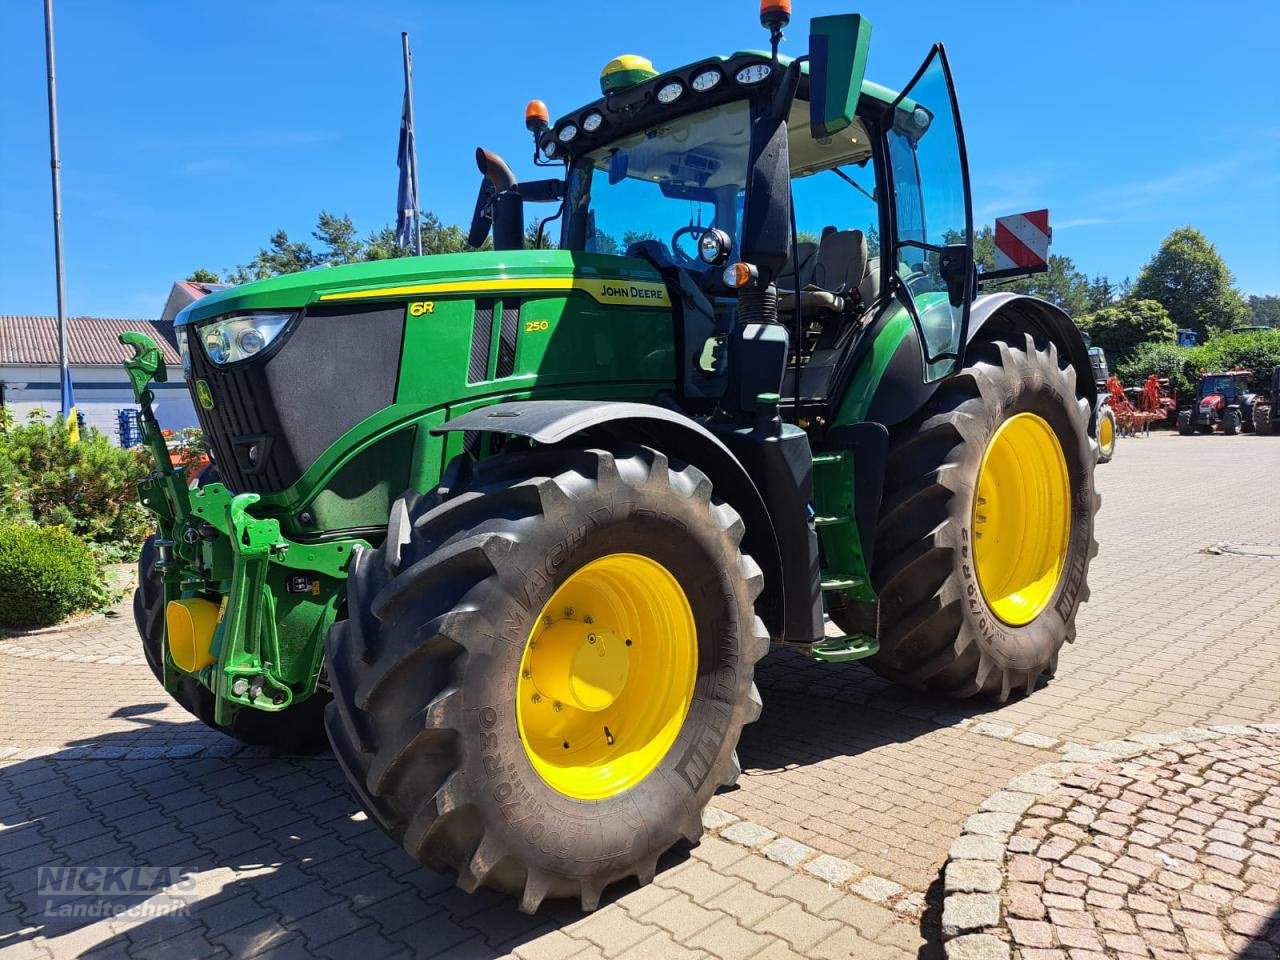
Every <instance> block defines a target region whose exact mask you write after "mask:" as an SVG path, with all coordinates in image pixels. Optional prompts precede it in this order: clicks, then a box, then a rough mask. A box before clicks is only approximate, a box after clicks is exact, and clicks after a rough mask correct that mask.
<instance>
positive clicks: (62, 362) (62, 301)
mask: <svg viewBox="0 0 1280 960" xmlns="http://www.w3.org/2000/svg"><path fill="white" fill-rule="evenodd" d="M44 55H45V62H46V63H47V64H48V67H49V166H50V167H51V168H52V174H53V262H54V274H55V276H56V277H57V282H58V364H59V366H60V368H61V379H62V382H63V383H66V381H67V378H68V375H69V371H68V369H67V309H66V289H65V286H64V284H63V279H62V161H61V160H59V158H58V87H57V82H56V81H55V80H54V76H53V0H44ZM64 391H65V388H64ZM69 413H70V411H68V410H63V411H62V415H63V416H64V417H65V416H68V415H69Z"/></svg>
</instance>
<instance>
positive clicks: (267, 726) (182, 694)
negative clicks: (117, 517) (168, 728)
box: [133, 536, 329, 756]
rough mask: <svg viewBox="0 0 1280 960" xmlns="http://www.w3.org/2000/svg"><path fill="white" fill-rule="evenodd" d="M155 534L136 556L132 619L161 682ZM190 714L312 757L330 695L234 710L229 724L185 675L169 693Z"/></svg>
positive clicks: (323, 742) (160, 589) (244, 737)
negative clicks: (275, 707) (284, 706)
mask: <svg viewBox="0 0 1280 960" xmlns="http://www.w3.org/2000/svg"><path fill="white" fill-rule="evenodd" d="M158 559H159V551H158V550H157V549H156V538H155V537H154V536H151V537H148V538H147V540H146V542H145V543H143V545H142V552H141V554H140V555H139V557H138V587H137V589H135V590H134V591H133V621H134V624H135V625H136V626H137V628H138V635H139V637H141V639H142V654H143V656H144V657H146V659H147V666H148V667H150V668H151V672H152V673H153V674H154V675H155V678H156V680H157V681H158V682H159V683H164V581H163V578H162V575H161V573H160V570H159V569H158V567H157V566H156V561H157V560H158ZM173 699H174V700H176V701H177V702H178V703H179V704H180V705H181V706H182V707H183V708H184V709H186V711H187V712H188V713H191V714H192V715H194V716H195V717H196V718H197V719H199V720H200V721H201V722H202V723H204V724H206V725H207V726H209V727H212V728H213V729H214V730H217V731H218V732H219V733H225V734H226V735H227V736H229V737H234V738H235V739H236V740H239V741H240V742H241V743H245V744H249V745H251V746H255V747H268V748H269V749H270V750H271V752H272V753H277V754H300V755H304V756H310V755H312V754H316V753H320V752H321V751H323V750H325V749H326V748H327V747H328V746H329V744H328V740H327V739H326V738H325V734H324V708H325V704H326V703H327V702H328V699H329V698H328V696H327V695H325V694H322V693H320V692H318V691H317V692H316V693H313V694H312V695H311V696H310V697H308V698H307V699H306V700H303V701H301V702H300V703H296V704H294V705H293V706H291V707H289V708H287V709H285V710H280V711H278V712H267V711H265V710H252V709H241V710H237V711H236V713H235V716H234V717H233V718H232V721H231V724H230V726H222V725H220V724H218V723H217V721H215V720H214V700H213V694H212V693H211V692H210V691H209V688H208V687H206V686H205V685H204V684H202V683H200V682H199V681H198V680H196V679H195V678H193V677H183V678H182V679H181V681H180V682H179V686H178V690H177V692H176V693H174V694H173Z"/></svg>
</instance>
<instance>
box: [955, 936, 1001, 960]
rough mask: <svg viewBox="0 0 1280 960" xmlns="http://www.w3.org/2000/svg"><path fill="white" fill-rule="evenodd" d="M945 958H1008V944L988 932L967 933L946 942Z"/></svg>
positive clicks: (966, 959) (982, 959) (961, 959)
mask: <svg viewBox="0 0 1280 960" xmlns="http://www.w3.org/2000/svg"><path fill="white" fill-rule="evenodd" d="M946 951H947V960H1009V945H1008V944H1007V943H1005V942H1004V941H1003V940H1001V939H999V938H998V937H993V936H991V935H990V934H988V933H967V934H965V935H964V936H962V937H956V938H955V939H954V940H948V941H947V944H946Z"/></svg>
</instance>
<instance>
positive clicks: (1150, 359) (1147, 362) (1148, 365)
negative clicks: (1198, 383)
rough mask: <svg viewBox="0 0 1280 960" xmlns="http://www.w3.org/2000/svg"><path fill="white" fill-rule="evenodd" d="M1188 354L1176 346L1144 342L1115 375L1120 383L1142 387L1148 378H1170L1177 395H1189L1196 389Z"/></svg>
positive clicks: (1193, 370) (1193, 369) (1118, 366)
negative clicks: (1154, 376) (1152, 376)
mask: <svg viewBox="0 0 1280 960" xmlns="http://www.w3.org/2000/svg"><path fill="white" fill-rule="evenodd" d="M1188 352H1189V351H1187V350H1185V349H1183V348H1182V347H1179V346H1178V345H1177V344H1173V343H1144V344H1142V345H1141V346H1140V347H1138V349H1137V351H1136V352H1135V353H1134V355H1133V358H1132V359H1130V360H1126V361H1125V362H1123V363H1120V364H1118V365H1117V366H1116V376H1117V377H1119V378H1120V382H1121V383H1125V384H1128V385H1130V386H1141V385H1142V384H1143V383H1145V382H1146V379H1147V377H1149V376H1151V374H1153V373H1154V374H1155V375H1156V376H1157V377H1168V378H1169V383H1170V384H1171V385H1172V386H1173V389H1174V390H1176V391H1177V392H1178V396H1179V397H1182V396H1186V395H1187V394H1189V393H1190V392H1191V390H1192V389H1193V388H1194V386H1195V381H1194V380H1193V379H1192V375H1193V374H1194V373H1195V368H1194V367H1193V366H1191V362H1190V360H1189V359H1188V358H1187V353H1188Z"/></svg>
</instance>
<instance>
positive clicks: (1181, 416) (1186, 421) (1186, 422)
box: [1178, 410, 1196, 437]
mask: <svg viewBox="0 0 1280 960" xmlns="http://www.w3.org/2000/svg"><path fill="white" fill-rule="evenodd" d="M1195 432H1196V428H1195V427H1194V426H1193V425H1192V423H1191V411H1190V410H1179V411H1178V433H1179V434H1180V435H1181V436H1184V437H1191V436H1195Z"/></svg>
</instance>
